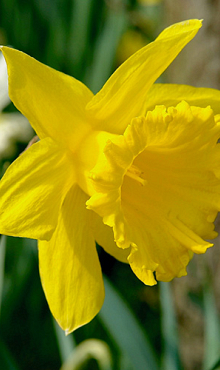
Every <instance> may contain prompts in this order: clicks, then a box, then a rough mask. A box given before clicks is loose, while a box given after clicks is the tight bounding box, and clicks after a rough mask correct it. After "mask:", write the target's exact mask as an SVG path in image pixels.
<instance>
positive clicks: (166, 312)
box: [160, 282, 180, 370]
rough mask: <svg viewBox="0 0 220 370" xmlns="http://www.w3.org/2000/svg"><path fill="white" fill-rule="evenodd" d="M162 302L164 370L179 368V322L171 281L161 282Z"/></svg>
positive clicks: (177, 369) (176, 369)
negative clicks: (177, 320)
mask: <svg viewBox="0 0 220 370" xmlns="http://www.w3.org/2000/svg"><path fill="white" fill-rule="evenodd" d="M160 302H161V325H162V337H163V342H164V356H163V370H179V369H180V359H179V353H178V335H177V322H176V315H175V311H174V306H173V297H172V292H171V285H170V283H163V282H160Z"/></svg>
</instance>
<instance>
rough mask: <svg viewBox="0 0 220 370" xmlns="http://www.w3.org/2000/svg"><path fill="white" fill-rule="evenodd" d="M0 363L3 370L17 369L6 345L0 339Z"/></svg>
mask: <svg viewBox="0 0 220 370" xmlns="http://www.w3.org/2000/svg"><path fill="white" fill-rule="evenodd" d="M0 365H1V369H2V370H3V369H4V370H19V368H18V367H17V365H16V364H15V361H14V359H13V357H12V355H11V353H10V351H9V350H8V348H7V347H6V345H5V344H4V343H3V342H2V341H1V340H0Z"/></svg>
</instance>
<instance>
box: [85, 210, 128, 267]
mask: <svg viewBox="0 0 220 370" xmlns="http://www.w3.org/2000/svg"><path fill="white" fill-rule="evenodd" d="M92 221H93V234H94V237H95V240H96V242H97V243H98V244H99V245H100V246H101V247H102V248H103V249H104V250H105V251H106V252H107V253H109V254H110V255H111V256H113V257H115V258H116V259H117V260H119V261H121V262H125V263H128V256H129V254H130V248H127V249H121V248H118V246H117V244H116V243H115V241H114V234H113V231H112V228H111V227H109V226H107V225H104V224H103V221H102V219H101V217H99V216H98V215H97V214H96V213H95V212H93V216H92Z"/></svg>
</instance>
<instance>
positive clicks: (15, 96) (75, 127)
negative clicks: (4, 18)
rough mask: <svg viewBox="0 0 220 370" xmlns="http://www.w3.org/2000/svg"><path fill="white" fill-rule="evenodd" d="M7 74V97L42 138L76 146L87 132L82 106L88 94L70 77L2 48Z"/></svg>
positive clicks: (88, 91) (85, 102)
mask: <svg viewBox="0 0 220 370" xmlns="http://www.w3.org/2000/svg"><path fill="white" fill-rule="evenodd" d="M1 50H2V52H3V55H4V57H5V59H6V62H7V66H8V75H9V95H10V98H11V100H12V101H13V103H14V105H15V106H16V107H17V108H18V109H19V110H20V111H21V113H23V114H24V116H26V117H27V118H28V120H29V122H30V123H31V125H32V127H33V129H34V130H35V131H36V133H37V134H38V136H39V137H40V138H41V139H42V138H44V137H46V136H50V137H52V138H53V139H54V140H55V141H58V140H59V142H60V144H64V145H65V146H67V145H68V146H69V147H70V148H71V149H74V147H75V146H76V145H77V143H78V142H79V141H80V140H81V138H82V137H83V136H84V135H85V133H86V132H87V131H88V129H89V125H88V122H87V120H86V113H85V106H86V104H87V103H88V102H89V100H90V99H91V98H92V96H93V94H92V93H91V91H90V90H89V89H88V88H87V87H86V86H85V85H83V84H82V83H81V82H79V81H77V80H76V79H74V78H73V77H70V76H67V75H65V74H63V73H61V72H58V71H56V70H54V69H52V68H50V67H47V66H46V65H44V64H42V63H40V62H38V61H36V60H35V59H33V58H31V57H29V56H28V55H26V54H24V53H22V52H20V51H18V50H14V49H11V48H8V47H2V49H1Z"/></svg>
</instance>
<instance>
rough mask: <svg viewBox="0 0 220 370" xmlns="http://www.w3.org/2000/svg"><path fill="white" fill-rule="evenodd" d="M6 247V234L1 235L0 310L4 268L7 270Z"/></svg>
mask: <svg viewBox="0 0 220 370" xmlns="http://www.w3.org/2000/svg"><path fill="white" fill-rule="evenodd" d="M5 248H6V236H4V235H2V236H0V312H1V306H2V292H3V284H4V270H5Z"/></svg>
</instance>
